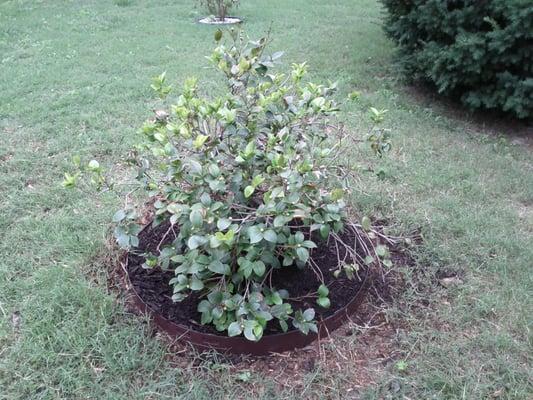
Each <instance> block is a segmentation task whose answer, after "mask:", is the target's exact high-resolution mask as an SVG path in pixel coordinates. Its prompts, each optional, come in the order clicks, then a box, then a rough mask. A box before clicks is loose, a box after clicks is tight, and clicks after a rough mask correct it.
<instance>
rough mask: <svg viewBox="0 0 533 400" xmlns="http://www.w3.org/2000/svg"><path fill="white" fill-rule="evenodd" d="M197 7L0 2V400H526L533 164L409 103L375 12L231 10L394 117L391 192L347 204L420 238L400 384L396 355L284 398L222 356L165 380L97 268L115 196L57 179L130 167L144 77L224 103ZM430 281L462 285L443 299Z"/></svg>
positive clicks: (325, 374) (147, 96)
mask: <svg viewBox="0 0 533 400" xmlns="http://www.w3.org/2000/svg"><path fill="white" fill-rule="evenodd" d="M193 3H194V2H193V1H185V0H182V1H179V0H152V1H147V0H131V1H112V0H83V1H82V0H70V1H59V0H47V1H34V0H17V1H15V0H7V1H6V0H4V1H0V132H1V134H2V139H1V140H0V399H60V398H61V399H62V398H64V399H89V398H90V399H136V398H138V399H144V398H153V399H170V398H184V399H189V398H190V399H203V398H205V399H207V398H209V399H225V398H228V399H233V398H254V399H255V398H265V399H272V398H287V399H292V398H339V399H345V398H367V399H377V398H405V399H408V398H410V399H430V398H431V399H483V398H491V396H492V398H498V399H527V398H531V397H530V396H531V393H533V383H532V381H531V370H530V366H531V363H532V361H533V360H532V357H531V355H532V352H531V351H532V334H531V329H532V326H531V325H532V320H531V315H533V304H532V296H531V293H532V290H533V282H532V281H533V279H532V277H533V274H532V272H531V271H532V267H533V163H532V157H531V152H530V150H528V149H527V148H520V147H517V146H513V145H510V144H509V141H508V140H506V139H505V137H506V135H507V137H508V136H509V135H512V134H513V133H514V132H511V131H502V132H499V133H500V134H501V135H503V137H504V139H503V140H502V139H500V138H499V137H497V136H494V135H492V134H489V132H490V131H491V130H492V128H491V127H490V126H483V125H480V124H476V123H473V122H471V121H470V120H469V118H468V117H465V116H459V117H453V116H452V117H445V116H443V115H442V114H443V107H442V106H440V105H438V104H434V103H433V102H431V103H429V102H427V101H424V100H417V99H415V98H413V97H412V96H410V95H409V93H408V92H407V91H406V90H405V89H404V87H403V86H402V84H401V83H399V82H398V81H397V76H396V70H395V68H394V66H393V64H392V63H391V62H392V55H391V54H392V45H391V44H390V43H389V42H388V41H387V40H386V39H385V37H384V36H383V34H382V32H381V30H380V27H379V23H380V15H381V10H380V7H379V5H378V3H377V2H376V1H374V0H359V1H357V2H354V1H352V0H339V1H336V2H329V3H328V2H323V1H319V0H312V1H310V0H291V1H290V2H288V1H284V0H271V1H266V2H265V1H257V0H255V1H254V0H245V1H243V5H242V6H241V7H240V8H239V10H238V14H239V15H240V16H243V17H244V18H245V21H246V24H245V26H246V29H247V32H248V33H249V34H250V35H251V36H252V37H255V36H259V35H261V34H263V33H264V32H266V31H267V30H268V28H269V27H270V26H272V33H273V44H272V49H273V50H278V49H283V50H285V51H286V57H285V61H286V62H297V61H303V60H307V61H308V62H309V64H310V65H311V71H312V75H313V78H316V79H334V80H338V81H339V83H340V86H341V87H342V88H343V89H342V90H343V92H345V93H346V92H349V91H351V90H355V89H357V90H360V91H362V93H363V97H362V99H361V104H360V105H358V106H354V109H353V110H352V111H355V112H356V114H355V115H360V113H359V112H358V111H359V110H360V109H361V108H365V107H366V106H369V105H376V106H378V107H382V108H387V109H389V110H390V111H389V113H388V120H387V124H388V125H389V126H390V127H391V128H392V129H393V131H394V151H393V152H392V154H391V155H390V157H389V158H388V159H387V160H386V161H385V166H386V168H387V171H388V174H387V177H386V178H385V179H384V180H382V181H378V180H376V179H374V178H372V177H368V178H364V179H363V180H362V181H361V182H359V183H358V184H357V186H356V188H357V189H360V190H358V191H356V193H355V195H354V199H353V202H354V205H355V206H356V207H359V208H360V209H361V210H362V212H368V213H371V214H372V215H375V216H386V217H388V218H390V219H391V220H393V221H394V222H395V223H396V224H397V226H396V229H397V230H399V231H405V232H407V231H409V230H410V229H413V228H417V227H420V228H421V230H422V233H423V236H424V243H423V245H422V246H421V247H420V248H418V249H417V250H416V254H415V257H416V261H417V268H416V270H417V271H418V272H417V273H413V274H412V275H413V276H411V277H410V275H411V274H410V272H409V271H405V274H406V275H407V284H406V286H405V288H404V290H402V293H400V294H399V296H398V297H397V298H396V300H395V302H394V304H391V305H390V306H389V307H388V309H387V310H386V313H387V315H388V317H389V318H390V320H391V321H395V322H397V325H396V326H397V327H399V328H398V331H397V332H396V333H395V342H394V346H395V348H396V349H397V351H396V352H395V353H394V355H395V359H397V360H398V359H401V360H403V359H404V360H405V361H406V362H407V369H406V371H403V372H400V371H397V369H395V368H394V367H393V364H394V363H393V361H391V360H389V362H388V363H386V364H384V365H385V366H384V367H383V368H380V369H379V374H377V375H375V376H372V381H373V382H374V383H373V384H370V385H365V384H364V382H354V381H353V380H352V379H351V378H350V377H351V374H352V372H353V371H348V370H347V371H343V372H340V373H339V372H338V371H333V370H330V369H328V368H326V363H324V362H318V365H317V368H316V370H315V371H314V372H313V371H312V372H309V373H307V374H305V373H302V375H303V380H302V382H300V383H299V384H294V385H292V386H291V385H285V386H281V385H279V384H278V383H276V382H277V381H276V379H274V378H273V375H272V374H263V373H261V372H252V374H251V377H250V381H249V382H241V381H239V380H238V374H239V369H243V368H245V367H244V366H237V367H232V366H230V365H228V364H227V363H224V362H222V361H220V360H218V358H217V357H208V358H205V357H204V359H200V358H198V357H182V358H181V359H180V360H181V361H179V362H178V365H176V364H175V363H174V362H173V361H170V359H169V357H168V356H167V355H168V352H169V351H170V350H169V347H168V346H167V345H166V344H165V342H164V341H162V340H159V339H157V338H155V337H153V335H152V334H151V333H152V332H151V330H150V328H149V326H148V325H147V324H146V321H144V320H143V319H141V318H138V317H135V316H132V315H131V314H129V313H127V312H126V311H125V310H124V307H123V305H122V303H121V302H117V301H116V299H115V296H114V295H112V294H109V293H108V291H107V289H106V285H105V265H104V264H105V263H104V262H102V261H101V260H102V257H99V256H101V255H102V254H105V244H104V243H105V239H106V235H107V230H108V226H109V225H108V221H109V219H110V216H111V215H112V213H113V210H114V208H115V207H117V205H118V203H117V200H116V199H114V198H113V197H111V196H108V195H94V196H92V197H90V198H88V197H86V196H85V195H83V194H82V193H79V192H77V191H65V190H63V189H62V188H61V187H60V185H59V182H60V181H61V178H62V173H63V171H64V170H65V169H66V168H68V166H69V160H70V158H71V156H72V155H73V154H80V155H81V156H83V157H96V158H98V159H100V160H102V162H107V163H111V162H113V160H117V159H118V158H119V157H120V156H121V155H123V154H124V151H125V150H127V149H128V148H129V146H130V145H131V144H132V143H133V142H134V141H135V133H136V129H137V127H138V126H139V125H140V124H141V123H142V121H143V120H144V119H145V118H146V117H147V116H148V115H149V114H150V110H151V109H152V108H153V107H154V104H156V103H155V102H154V101H153V99H152V97H151V93H150V91H149V79H150V77H152V76H154V75H156V74H158V73H160V72H161V71H163V70H166V71H167V76H168V77H170V78H171V79H172V80H174V81H175V82H180V81H182V80H183V79H184V78H185V77H187V76H190V75H195V76H198V77H199V78H200V79H201V80H202V82H204V84H205V86H204V90H205V91H207V92H208V91H210V90H216V88H217V87H218V82H217V81H216V75H215V74H214V73H213V72H212V71H211V70H209V69H205V68H204V67H205V66H206V61H205V60H204V58H203V56H204V55H207V54H208V53H209V51H210V49H211V48H212V47H213V40H212V34H213V29H212V28H211V27H206V26H200V25H198V24H195V23H194V21H195V19H196V18H197V17H198V16H199V15H200V13H199V10H197V9H195V8H194V6H193ZM346 118H347V119H348V120H349V125H350V127H351V129H353V130H360V129H364V127H365V126H367V123H366V121H364V120H362V119H361V118H360V117H349V116H346ZM354 162H355V161H354ZM95 260H96V261H95ZM99 260H100V261H99ZM442 271H446V272H448V273H450V272H453V273H457V274H459V276H460V277H461V280H462V284H460V285H459V286H458V287H454V288H449V289H444V288H442V287H441V286H440V285H439V284H438V280H437V278H438V277H439V273H442ZM423 300H425V301H423ZM354 346H355V345H354ZM528 366H529V368H528ZM289 374H291V371H290V370H288V369H287V370H283V369H282V370H281V371H280V376H283V375H289ZM289 376H290V375H289ZM353 387H357V389H356V390H354V389H353ZM361 387H362V388H361Z"/></svg>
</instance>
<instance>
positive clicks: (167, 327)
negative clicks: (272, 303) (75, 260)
mask: <svg viewBox="0 0 533 400" xmlns="http://www.w3.org/2000/svg"><path fill="white" fill-rule="evenodd" d="M123 260H124V264H123V268H120V269H119V271H120V273H121V274H122V275H123V277H124V278H125V279H126V290H127V292H128V293H129V294H131V300H132V303H133V305H134V306H135V308H137V310H138V311H140V312H141V313H144V314H147V315H148V316H149V317H150V318H151V320H152V322H153V323H154V324H155V325H156V326H157V327H158V328H159V329H161V330H162V331H164V332H165V333H167V334H168V335H169V336H170V337H172V338H174V339H177V340H178V341H181V342H185V343H189V344H191V345H192V346H194V347H195V348H197V349H198V350H204V351H205V350H216V351H218V352H221V353H231V354H248V355H255V356H261V355H268V354H270V353H282V352H285V351H291V350H295V349H299V348H303V347H306V346H307V345H309V344H311V343H312V342H314V341H315V340H317V339H319V338H320V339H323V338H326V337H328V336H329V335H330V334H331V333H332V332H333V331H334V330H335V329H337V328H339V327H340V326H341V325H342V324H343V323H344V322H346V321H347V320H348V319H349V317H350V315H352V314H354V313H355V311H356V310H357V309H358V308H359V306H360V305H361V303H362V301H363V299H364V298H365V295H366V293H367V291H368V288H369V287H370V281H371V279H372V274H371V272H370V271H367V273H366V275H365V277H364V279H363V282H362V283H361V287H360V288H359V291H358V292H357V294H356V295H355V296H354V298H353V299H352V300H351V301H350V302H349V303H348V304H347V305H346V306H344V307H343V308H341V309H339V310H337V311H336V312H335V313H333V314H332V315H330V316H329V317H327V318H325V319H324V320H321V321H318V334H316V333H310V334H308V335H304V334H303V333H301V332H300V331H296V330H294V331H289V332H286V333H277V334H274V335H265V336H263V338H261V340H259V341H258V342H252V341H249V340H247V339H246V338H244V337H241V336H238V337H229V336H219V335H213V334H210V333H203V332H198V331H195V330H193V329H191V328H190V327H188V326H185V325H181V324H177V323H175V322H173V321H170V320H168V319H167V318H165V317H163V316H162V315H161V314H159V313H158V312H157V311H155V310H154V309H153V308H151V307H150V306H149V305H147V304H146V303H145V302H144V301H143V300H142V298H141V297H140V296H139V294H138V293H137V291H136V290H135V288H134V286H133V285H132V283H131V281H130V278H129V274H128V262H129V257H128V253H127V252H126V253H125V255H124V257H123Z"/></svg>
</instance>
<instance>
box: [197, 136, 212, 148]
mask: <svg viewBox="0 0 533 400" xmlns="http://www.w3.org/2000/svg"><path fill="white" fill-rule="evenodd" d="M208 138H209V136H206V135H198V136H196V139H194V142H193V146H194V148H195V149H199V148H200V147H202V146H203V145H204V143H205V141H206V140H207V139H208Z"/></svg>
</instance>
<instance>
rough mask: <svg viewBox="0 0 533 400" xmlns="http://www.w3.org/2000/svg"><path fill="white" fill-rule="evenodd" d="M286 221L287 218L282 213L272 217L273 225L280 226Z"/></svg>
mask: <svg viewBox="0 0 533 400" xmlns="http://www.w3.org/2000/svg"><path fill="white" fill-rule="evenodd" d="M286 223H287V218H285V217H284V216H283V215H278V216H277V217H276V218H274V227H276V228H280V227H282V226H284V225H285V224H286Z"/></svg>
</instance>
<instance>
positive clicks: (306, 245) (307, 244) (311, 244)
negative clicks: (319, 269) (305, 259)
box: [302, 240, 316, 249]
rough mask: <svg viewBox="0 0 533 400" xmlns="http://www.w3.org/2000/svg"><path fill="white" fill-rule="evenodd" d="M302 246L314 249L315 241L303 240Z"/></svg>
mask: <svg viewBox="0 0 533 400" xmlns="http://www.w3.org/2000/svg"><path fill="white" fill-rule="evenodd" d="M302 246H303V247H306V248H308V249H316V244H315V242H313V241H311V240H304V242H303V243H302Z"/></svg>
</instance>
